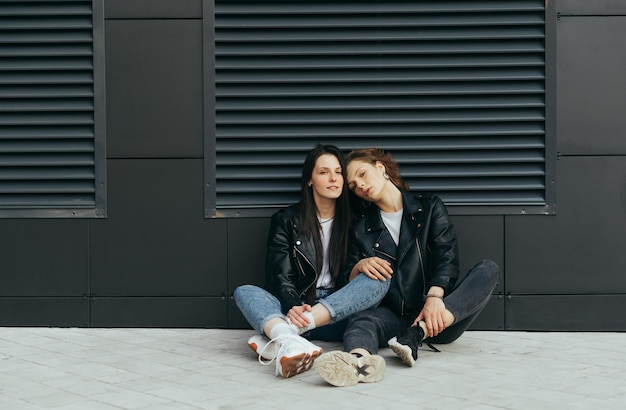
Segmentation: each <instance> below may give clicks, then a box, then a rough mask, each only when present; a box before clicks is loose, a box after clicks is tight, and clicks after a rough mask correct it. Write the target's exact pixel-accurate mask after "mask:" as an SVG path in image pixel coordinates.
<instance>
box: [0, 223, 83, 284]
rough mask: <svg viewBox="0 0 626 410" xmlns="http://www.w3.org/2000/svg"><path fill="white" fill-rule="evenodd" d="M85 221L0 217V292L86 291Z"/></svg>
mask: <svg viewBox="0 0 626 410" xmlns="http://www.w3.org/2000/svg"><path fill="white" fill-rule="evenodd" d="M88 223H89V222H88V221H87V220H78V219H74V220H71V219H70V220H61V219H54V220H45V219H37V220H29V219H1V220H0V232H2V235H0V249H2V252H1V256H0V272H1V274H0V295H2V296H7V295H8V296H82V295H85V294H87V293H88V292H89V289H88V273H89V262H88V261H89V253H88V251H89V248H88V243H89V242H88V238H89V230H88Z"/></svg>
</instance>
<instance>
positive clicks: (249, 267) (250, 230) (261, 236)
mask: <svg viewBox="0 0 626 410" xmlns="http://www.w3.org/2000/svg"><path fill="white" fill-rule="evenodd" d="M269 226H270V219H269V218H242V219H236V218H231V219H228V295H232V293H233V291H234V290H235V288H236V287H237V286H239V285H244V284H251V285H258V286H264V285H265V253H266V250H267V233H268V231H269Z"/></svg>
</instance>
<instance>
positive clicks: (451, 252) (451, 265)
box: [424, 196, 459, 294]
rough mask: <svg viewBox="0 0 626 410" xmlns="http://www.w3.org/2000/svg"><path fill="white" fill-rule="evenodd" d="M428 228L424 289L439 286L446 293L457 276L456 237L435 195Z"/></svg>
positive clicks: (441, 203)
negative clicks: (427, 262)
mask: <svg viewBox="0 0 626 410" xmlns="http://www.w3.org/2000/svg"><path fill="white" fill-rule="evenodd" d="M430 230H431V231H430V232H429V240H428V252H429V253H430V255H429V269H428V272H429V275H428V277H427V278H426V289H424V291H428V288H430V287H431V286H440V287H442V288H443V289H445V292H446V294H448V293H449V292H450V291H451V290H452V288H453V287H454V284H455V283H456V281H457V279H458V277H459V257H458V247H457V237H456V231H455V230H454V226H453V225H452V221H451V220H450V217H449V215H448V211H447V210H446V206H445V205H444V204H443V202H442V201H441V199H439V197H437V196H434V197H433V202H432V210H431V224H430Z"/></svg>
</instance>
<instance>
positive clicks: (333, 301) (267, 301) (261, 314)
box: [233, 273, 391, 341]
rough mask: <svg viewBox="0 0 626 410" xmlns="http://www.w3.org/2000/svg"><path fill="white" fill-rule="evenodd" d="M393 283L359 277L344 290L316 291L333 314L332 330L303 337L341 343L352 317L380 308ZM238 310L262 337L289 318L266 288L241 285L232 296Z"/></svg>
mask: <svg viewBox="0 0 626 410" xmlns="http://www.w3.org/2000/svg"><path fill="white" fill-rule="evenodd" d="M390 284H391V280H389V279H388V280H386V281H385V282H382V281H380V280H372V279H370V278H368V277H367V276H365V275H364V274H362V273H360V274H359V275H358V276H357V277H355V278H354V279H353V280H352V281H350V283H348V284H347V285H346V286H344V287H343V288H341V289H339V290H337V291H335V292H332V293H331V291H330V290H327V289H318V290H317V302H318V303H321V304H322V305H323V306H324V307H325V308H326V309H327V310H328V312H329V313H330V317H331V319H332V321H331V324H330V326H332V328H329V329H326V328H327V327H328V326H324V327H320V328H315V329H313V330H311V331H309V332H307V333H305V334H304V335H303V336H305V337H307V338H308V339H316V340H329V341H330V340H341V339H342V338H341V336H342V334H343V328H344V327H345V320H344V319H346V318H347V317H348V316H350V315H351V314H353V313H356V312H360V311H362V310H365V309H369V308H372V307H375V306H377V305H378V304H379V303H380V301H381V300H382V299H383V297H385V295H386V294H387V291H388V290H389V286H390ZM233 296H234V298H235V303H236V304H237V307H238V308H239V310H240V311H241V313H243V316H244V317H245V318H246V320H247V321H248V323H249V324H250V326H252V328H253V329H254V330H256V331H257V332H259V333H261V334H263V328H264V327H265V324H266V323H267V322H268V321H269V320H271V319H274V318H283V319H285V320H287V317H286V316H285V314H284V313H283V312H282V310H281V306H280V301H279V300H278V299H277V298H276V297H275V296H274V295H272V294H271V293H269V292H268V291H266V290H265V289H263V288H260V287H258V286H254V285H241V286H238V287H237V288H236V289H235V292H234V293H233Z"/></svg>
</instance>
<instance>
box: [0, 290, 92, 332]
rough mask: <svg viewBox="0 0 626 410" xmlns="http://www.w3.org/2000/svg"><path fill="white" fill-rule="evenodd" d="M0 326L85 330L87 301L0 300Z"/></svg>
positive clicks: (62, 299) (85, 299)
mask: <svg viewBox="0 0 626 410" xmlns="http://www.w3.org/2000/svg"><path fill="white" fill-rule="evenodd" d="M0 326H58V327H86V326H89V303H88V300H87V298H82V297H77V298H48V297H41V298H40V297H26V298H22V297H20V298H5V297H3V298H0Z"/></svg>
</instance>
